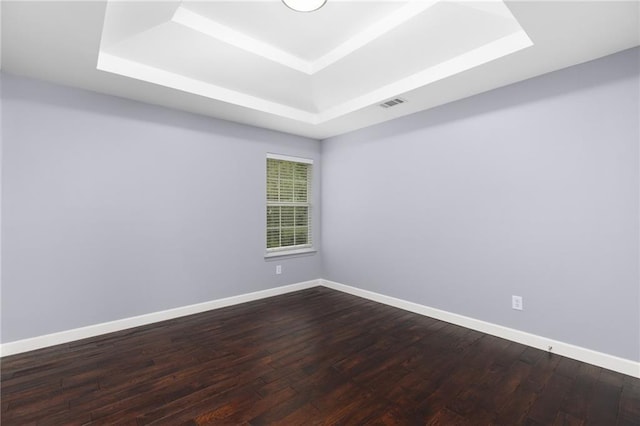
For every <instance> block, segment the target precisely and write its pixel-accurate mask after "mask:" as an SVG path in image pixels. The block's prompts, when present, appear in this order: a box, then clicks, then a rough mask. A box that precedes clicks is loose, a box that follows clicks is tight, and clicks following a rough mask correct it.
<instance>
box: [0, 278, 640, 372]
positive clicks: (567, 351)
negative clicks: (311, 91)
mask: <svg viewBox="0 0 640 426" xmlns="http://www.w3.org/2000/svg"><path fill="white" fill-rule="evenodd" d="M320 285H321V286H324V287H327V288H331V289H333V290H338V291H341V292H344V293H348V294H352V295H354V296H359V297H363V298H365V299H369V300H373V301H375V302H379V303H384V304H385V305H389V306H393V307H396V308H400V309H404V310H406V311H409V312H415V313H417V314H420V315H425V316H428V317H431V318H435V319H438V320H442V321H446V322H449V323H452V324H456V325H460V326H462V327H466V328H470V329H472V330H477V331H480V332H483V333H487V334H491V335H493V336H497V337H501V338H503V339H507V340H511V341H513V342H517V343H521V344H523V345H527V346H531V347H534V348H537V349H541V350H544V351H546V350H547V349H548V347H549V346H551V347H553V352H554V353H556V354H558V355H562V356H566V357H567V358H572V359H575V360H578V361H582V362H586V363H589V364H593V365H597V366H599V367H603V368H606V369H609V370H613V371H617V372H620V373H623V374H627V375H629V376H633V377H638V378H640V362H636V361H631V360H628V359H624V358H619V357H616V356H613V355H608V354H605V353H602V352H597V351H594V350H591V349H587V348H583V347H580V346H575V345H572V344H569V343H564V342H560V341H558V340H553V339H549V338H546V337H542V336H538V335H535V334H531V333H526V332H524V331H519V330H515V329H513V328H509V327H503V326H501V325H497V324H492V323H489V322H486V321H481V320H477V319H474V318H470V317H466V316H463V315H458V314H454V313H451V312H447V311H443V310H440V309H436V308H431V307H429V306H425V305H420V304H418V303H413V302H408V301H406V300H402V299H397V298H395V297H391V296H385V295H383V294H379V293H374V292H372V291H368V290H362V289H359V288H356V287H351V286H348V285H345V284H340V283H336V282H333V281H329V280H324V279H318V280H311V281H305V282H300V283H296V284H291V285H286V286H282V287H276V288H271V289H268V290H261V291H256V292H253V293H246V294H241V295H238V296H232V297H227V298H224V299H217V300H211V301H209V302H203V303H198V304H195V305H189V306H182V307H179V308H174V309H168V310H165V311H159V312H152V313H149V314H145V315H139V316H135V317H131V318H124V319H120V320H116V321H110V322H105V323H101V324H95V325H90V326H87V327H81V328H76V329H73V330H66V331H61V332H58V333H52V334H46V335H43V336H37V337H33V338H29V339H24V340H17V341H14V342H8V343H3V344H0V356H8V355H15V354H19V353H22V352H27V351H32V350H35V349H41V348H45V347H48V346H54V345H59V344H63V343H68V342H72V341H75V340H80V339H86V338H89V337H95V336H99V335H102V334H106V333H112V332H114V331H120V330H125V329H128V328H133V327H139V326H142V325H147V324H151V323H154V322H159V321H165V320H169V319H173V318H179V317H183V316H186V315H192V314H198V313H201V312H206V311H210V310H213V309H219V308H224V307H226V306H232V305H237V304H240V303H245V302H251V301H253V300H259V299H264V298H267V297H272V296H278V295H281V294H286V293H291V292H294V291H299V290H305V289H308V288H312V287H317V286H320Z"/></svg>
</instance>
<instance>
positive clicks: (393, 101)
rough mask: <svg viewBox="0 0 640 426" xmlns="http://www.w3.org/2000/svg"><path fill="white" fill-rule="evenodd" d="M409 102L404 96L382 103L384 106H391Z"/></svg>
mask: <svg viewBox="0 0 640 426" xmlns="http://www.w3.org/2000/svg"><path fill="white" fill-rule="evenodd" d="M405 102H407V101H406V100H404V99H402V98H395V99H389V100H388V101H387V102H384V103H381V104H380V106H381V107H382V108H391V107H392V106H396V105H400V104H403V103H405Z"/></svg>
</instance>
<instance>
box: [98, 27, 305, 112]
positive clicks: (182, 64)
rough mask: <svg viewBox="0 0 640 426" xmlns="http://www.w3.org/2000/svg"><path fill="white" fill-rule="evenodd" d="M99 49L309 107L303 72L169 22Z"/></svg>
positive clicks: (269, 98)
mask: <svg viewBox="0 0 640 426" xmlns="http://www.w3.org/2000/svg"><path fill="white" fill-rule="evenodd" d="M103 53H108V54H110V55H113V56H117V57H120V58H124V59H127V60H130V61H133V62H138V63H141V64H145V65H148V66H151V67H154V68H158V69H162V70H167V71H170V72H172V73H176V74H179V75H182V76H185V77H188V78H191V79H194V80H198V81H201V82H204V83H211V84H215V85H217V86H221V87H225V88H227V89H229V90H234V91H238V92H242V93H246V94H251V95H252V96H256V97H259V98H263V99H266V100H269V101H271V102H276V103H282V104H285V105H288V106H290V107H293V108H298V109H302V110H305V111H309V112H315V106H314V104H313V103H312V96H311V81H310V79H309V76H308V75H305V74H303V73H300V72H297V71H295V70H292V69H290V68H287V67H283V66H282V65H280V64H277V63H275V62H273V61H269V60H267V59H265V58H263V57H261V56H256V55H253V54H251V53H248V52H246V51H244V50H241V49H238V48H236V47H234V46H231V45H229V44H227V43H224V42H222V41H220V40H217V39H212V38H211V37H208V36H206V35H204V34H202V33H199V32H197V31H193V30H191V29H189V28H186V27H184V26H182V25H178V24H175V23H173V22H171V21H169V22H166V23H164V24H162V25H158V26H156V27H154V28H152V29H150V30H147V31H144V32H142V33H140V34H137V35H135V36H133V37H130V38H129V39H128V40H126V41H124V42H121V43H118V44H117V45H115V46H112V47H111V48H108V49H103Z"/></svg>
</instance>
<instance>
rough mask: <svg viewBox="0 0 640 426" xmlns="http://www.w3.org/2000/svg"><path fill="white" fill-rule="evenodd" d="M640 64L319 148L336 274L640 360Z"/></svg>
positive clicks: (496, 96)
mask: <svg viewBox="0 0 640 426" xmlns="http://www.w3.org/2000/svg"><path fill="white" fill-rule="evenodd" d="M639 63H640V62H639V50H638V49H632V50H628V51H625V52H622V53H619V54H616V55H612V56H609V57H606V58H603V59H599V60H596V61H593V62H589V63H586V64H582V65H578V66H574V67H572V68H568V69H565V70H562V71H558V72H555V73H552V74H548V75H544V76H541V77H538V78H534V79H531V80H528V81H524V82H521V83H518V84H515V85H512V86H509V87H505V88H502V89H498V90H494V91H491V92H488V93H485V94H481V95H478V96H475V97H472V98H468V99H465V100H462V101H458V102H455V103H452V104H448V105H446V106H442V107H440V108H436V109H433V110H430V111H425V112H421V113H418V114H415V115H411V116H407V117H404V118H401V119H397V120H394V121H391V122H387V123H384V124H381V125H378V126H374V127H370V128H367V129H363V130H360V131H357V132H354V133H351V134H347V135H343V136H340V137H335V138H331V139H329V140H326V141H323V148H322V160H323V173H322V176H323V181H322V220H323V224H322V225H323V249H324V251H323V254H324V255H323V261H324V267H323V275H324V278H326V279H329V280H333V281H337V282H340V283H343V284H347V285H352V286H355V287H359V288H362V289H366V290H370V291H374V292H378V293H382V294H385V295H389V296H394V297H398V298H401V299H405V300H408V301H411V302H415V303H420V304H424V305H427V306H431V307H435V308H439V309H443V310H446V311H450V312H453V313H457V314H461V315H466V316H469V317H472V318H476V319H480V320H484V321H488V322H492V323H495V324H500V325H504V326H507V327H512V328H515V329H518V330H523V331H526V332H530V333H534V334H538V335H541V336H545V337H548V338H552V339H557V340H560V341H564V342H568V343H573V344H576V345H579V346H582V347H586V348H590V349H594V350H597V351H601V352H605V353H609V354H612V355H616V356H619V357H623V358H627V359H631V360H640V277H639V272H638V271H639V250H638V241H639V223H638V222H639V218H640V212H639V190H640V187H639V182H640V179H639V165H638V164H639V158H638V155H639V152H638V144H639V140H640V132H639V120H640V119H639V117H640V110H639V105H640V98H639V96H640V95H639V94H640V84H639ZM409 101H410V100H409ZM511 295H520V296H523V298H524V310H523V311H515V310H512V309H511Z"/></svg>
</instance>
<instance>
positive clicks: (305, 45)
mask: <svg viewBox="0 0 640 426" xmlns="http://www.w3.org/2000/svg"><path fill="white" fill-rule="evenodd" d="M405 4H406V2H398V1H396V2H384V1H382V2H381V1H365V2H357V3H352V2H344V1H338V2H335V1H333V2H332V1H331V0H329V1H328V2H327V4H326V5H325V6H324V7H322V8H321V9H320V10H317V11H315V12H313V13H299V12H295V11H293V10H291V9H289V8H287V7H283V4H282V3H281V2H279V1H273V2H216V1H212V2H211V1H209V2H203V1H188V0H187V1H185V2H184V3H183V4H182V6H183V7H184V8H185V9H187V10H190V11H193V12H195V13H198V14H200V15H201V16H203V17H205V18H207V19H210V20H212V21H215V22H217V23H219V24H221V25H224V26H226V27H229V28H233V29H234V30H236V31H238V32H241V33H243V34H245V35H247V36H249V37H251V38H254V39H257V40H262V41H264V42H265V43H268V44H270V45H273V46H278V47H279V48H281V49H282V50H284V51H286V52H288V53H290V54H292V55H294V56H297V57H299V58H301V59H303V60H306V61H314V60H316V59H318V58H319V57H321V56H323V55H326V54H327V53H329V52H330V51H331V50H333V49H335V48H336V47H337V46H339V45H340V44H341V43H343V42H344V41H345V40H348V39H350V38H352V37H354V36H355V35H356V34H358V33H360V32H362V31H364V30H365V29H367V28H368V27H370V26H371V25H373V24H375V23H376V22H379V21H380V20H381V19H383V18H384V17H386V16H388V15H389V14H390V13H392V12H395V11H397V10H398V9H399V8H401V7H403V6H405Z"/></svg>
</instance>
